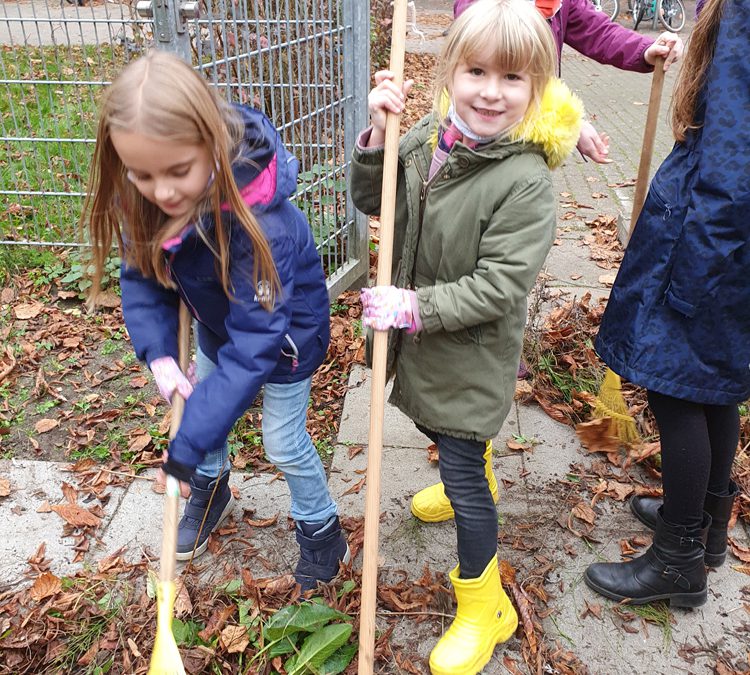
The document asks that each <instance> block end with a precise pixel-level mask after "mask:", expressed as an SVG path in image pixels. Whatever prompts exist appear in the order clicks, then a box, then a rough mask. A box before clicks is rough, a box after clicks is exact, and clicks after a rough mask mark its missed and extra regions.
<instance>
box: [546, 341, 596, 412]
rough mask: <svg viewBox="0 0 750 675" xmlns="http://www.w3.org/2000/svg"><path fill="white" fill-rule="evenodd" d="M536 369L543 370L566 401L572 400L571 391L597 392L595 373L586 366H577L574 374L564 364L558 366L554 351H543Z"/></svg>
mask: <svg viewBox="0 0 750 675" xmlns="http://www.w3.org/2000/svg"><path fill="white" fill-rule="evenodd" d="M536 368H537V370H539V371H542V372H544V373H545V374H546V375H547V376H548V377H549V380H550V382H551V383H552V384H553V385H554V387H555V388H556V389H558V390H559V391H560V393H561V394H562V396H563V399H564V400H565V402H566V403H570V402H571V401H572V400H573V391H574V390H575V391H587V392H589V393H591V394H597V393H598V392H599V381H598V378H597V374H596V373H595V372H594V371H593V370H590V369H587V368H578V369H577V370H576V373H575V375H573V374H572V373H571V372H570V370H568V369H567V368H566V367H564V366H560V365H559V364H558V362H557V357H556V356H555V354H554V352H545V353H544V354H542V355H541V356H540V357H539V363H538V364H537V366H536Z"/></svg>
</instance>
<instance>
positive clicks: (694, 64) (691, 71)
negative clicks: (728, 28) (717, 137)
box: [672, 0, 725, 141]
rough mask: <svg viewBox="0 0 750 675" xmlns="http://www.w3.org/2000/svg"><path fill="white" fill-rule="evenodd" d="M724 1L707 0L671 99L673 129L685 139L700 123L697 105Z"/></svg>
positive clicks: (714, 46) (712, 50) (682, 139)
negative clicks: (697, 116)
mask: <svg viewBox="0 0 750 675" xmlns="http://www.w3.org/2000/svg"><path fill="white" fill-rule="evenodd" d="M724 5H725V0H707V2H706V4H705V5H704V6H703V9H702V10H701V13H700V15H699V16H698V21H697V22H696V24H695V28H693V32H692V33H691V35H690V44H689V49H688V50H687V54H686V55H685V60H684V61H683V64H682V68H681V69H680V75H679V77H678V79H677V83H676V84H675V88H674V98H673V99H672V131H673V133H674V137H675V139H676V140H678V141H684V140H685V136H686V134H687V132H688V131H689V130H690V129H697V128H698V126H699V125H698V124H697V123H696V120H695V108H696V106H697V104H698V95H699V94H700V91H701V89H702V88H703V85H704V83H705V80H706V75H707V73H708V69H709V67H710V65H711V62H712V61H713V58H714V50H715V49H716V38H717V36H718V34H719V24H720V23H721V17H722V14H723V12H724Z"/></svg>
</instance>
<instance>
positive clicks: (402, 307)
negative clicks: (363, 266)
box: [360, 286, 422, 333]
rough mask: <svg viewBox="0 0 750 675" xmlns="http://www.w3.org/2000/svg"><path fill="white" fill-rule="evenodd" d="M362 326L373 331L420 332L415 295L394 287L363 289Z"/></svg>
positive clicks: (420, 324)
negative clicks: (404, 330) (400, 329)
mask: <svg viewBox="0 0 750 675" xmlns="http://www.w3.org/2000/svg"><path fill="white" fill-rule="evenodd" d="M360 296H361V299H362V309H363V310H364V311H363V313H362V324H363V325H364V326H365V327H367V328H374V329H375V330H388V329H389V328H406V329H407V330H406V332H407V333H416V332H418V331H420V330H422V321H421V320H420V318H419V304H418V302H417V294H416V293H415V292H414V291H409V290H406V289H405V288H396V287H395V286H373V287H372V288H363V289H362V291H361V294H360Z"/></svg>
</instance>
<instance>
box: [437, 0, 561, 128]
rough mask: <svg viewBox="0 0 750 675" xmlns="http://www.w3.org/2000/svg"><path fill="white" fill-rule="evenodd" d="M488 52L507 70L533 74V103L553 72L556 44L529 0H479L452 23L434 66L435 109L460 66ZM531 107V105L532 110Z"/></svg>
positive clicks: (537, 100) (439, 109)
mask: <svg viewBox="0 0 750 675" xmlns="http://www.w3.org/2000/svg"><path fill="white" fill-rule="evenodd" d="M480 53H483V54H487V53H490V54H492V55H493V61H494V63H495V64H496V66H497V67H498V68H500V69H502V70H504V71H505V72H509V73H518V72H525V73H527V74H528V75H529V77H530V78H531V101H532V106H534V107H535V106H537V105H538V104H539V101H540V100H541V98H542V93H543V92H544V88H545V86H546V85H547V82H549V80H550V78H552V77H554V75H555V68H556V67H557V47H556V45H555V39H554V37H553V35H552V31H551V30H550V27H549V26H548V25H547V22H546V21H545V20H544V18H543V17H542V15H541V14H540V13H539V10H537V9H536V8H535V7H534V4H533V3H530V2H528V0H478V1H477V2H475V3H473V4H472V5H470V6H469V7H468V8H467V9H466V11H465V12H462V13H461V15H460V16H459V17H458V18H457V19H456V20H455V21H454V22H453V25H452V26H451V29H450V32H449V33H448V37H447V38H446V40H445V44H444V45H443V49H442V51H441V53H440V57H439V58H438V62H437V67H436V69H435V98H434V103H433V109H434V111H435V112H436V113H437V114H438V115H439V116H440V115H441V108H443V110H442V112H443V113H444V112H445V110H444V100H445V99H444V93H443V92H444V91H446V90H447V92H448V94H449V96H451V97H452V91H451V89H452V85H453V76H454V74H455V72H456V68H458V66H459V64H460V63H462V62H466V61H471V60H472V58H474V57H475V56H476V55H478V54H480ZM532 106H529V107H530V108H531V107H532Z"/></svg>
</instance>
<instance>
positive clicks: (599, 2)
mask: <svg viewBox="0 0 750 675" xmlns="http://www.w3.org/2000/svg"><path fill="white" fill-rule="evenodd" d="M591 4H592V5H594V9H596V10H597V11H598V12H604V13H605V14H606V15H607V16H608V17H609V18H610V20H611V21H614V20H615V19H616V18H617V15H618V14H619V13H620V2H619V0H591Z"/></svg>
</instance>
